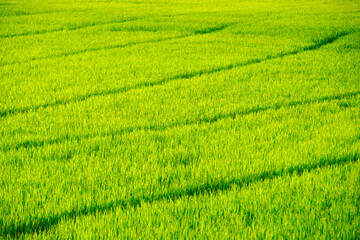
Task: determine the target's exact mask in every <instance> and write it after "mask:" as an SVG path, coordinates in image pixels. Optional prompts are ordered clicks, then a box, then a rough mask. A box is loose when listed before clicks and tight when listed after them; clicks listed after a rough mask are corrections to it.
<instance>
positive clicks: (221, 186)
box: [0, 153, 360, 237]
mask: <svg viewBox="0 0 360 240" xmlns="http://www.w3.org/2000/svg"><path fill="white" fill-rule="evenodd" d="M359 158H360V154H359V153H354V154H349V155H347V156H344V157H339V158H335V157H327V158H323V159H320V160H319V161H318V162H313V163H308V164H301V165H297V166H293V167H289V168H286V169H280V170H272V171H266V172H262V173H258V174H251V175H248V176H244V177H243V178H233V179H230V180H217V181H216V182H209V183H204V184H202V185H198V186H190V187H187V188H185V189H173V190H168V191H167V192H165V193H161V194H154V195H151V196H140V197H134V198H131V199H121V200H116V201H111V202H108V203H104V204H97V205H93V206H91V207H84V208H80V209H73V210H71V211H65V212H62V213H59V214H52V216H49V217H43V218H33V219H32V221H28V222H19V223H17V224H12V225H9V226H7V227H6V228H3V229H1V230H0V235H2V236H5V237H9V236H10V237H19V236H20V235H21V234H25V233H30V234H31V233H39V232H43V231H47V230H49V229H51V228H52V227H55V226H56V225H57V224H58V223H59V222H61V221H64V220H65V221H66V220H69V219H75V220H76V218H79V217H82V216H86V215H90V214H95V213H105V212H107V211H112V210H114V209H116V208H122V209H129V208H139V207H141V205H142V204H143V203H152V202H156V201H167V200H171V201H176V200H177V199H181V198H183V197H191V196H197V195H206V194H210V193H211V194H216V193H217V192H220V191H226V190H229V189H231V188H232V187H233V186H238V187H240V188H243V187H246V186H248V185H249V184H253V183H256V182H261V181H264V180H273V179H275V178H279V177H284V176H301V175H302V174H303V173H305V172H309V171H312V170H315V169H320V168H325V167H330V166H337V165H344V164H347V163H351V162H357V161H358V160H359Z"/></svg>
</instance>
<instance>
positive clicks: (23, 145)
mask: <svg viewBox="0 0 360 240" xmlns="http://www.w3.org/2000/svg"><path fill="white" fill-rule="evenodd" d="M359 95H360V91H356V92H349V93H344V94H338V95H333V96H324V97H320V98H316V99H307V100H303V101H292V102H288V103H281V104H280V103H278V104H274V105H271V106H263V107H253V108H249V109H245V110H241V111H233V112H228V113H223V114H218V115H215V116H210V117H204V118H201V119H196V120H190V121H184V122H179V123H173V124H167V125H150V126H135V127H127V128H123V129H119V130H116V131H111V132H105V133H102V134H99V135H91V134H86V135H82V136H63V137H59V138H56V139H50V140H26V141H23V142H20V143H18V144H16V145H13V146H4V147H3V148H2V151H3V152H8V151H11V150H18V149H27V148H39V147H44V146H48V145H53V144H59V143H62V142H64V141H82V140H86V139H91V138H94V137H107V136H111V137H114V136H118V135H122V134H128V133H132V132H135V131H166V130H168V129H172V128H177V127H185V126H192V125H200V124H207V123H209V124H213V123H215V122H217V121H220V120H223V119H227V118H232V119H235V118H237V117H240V116H246V115H249V114H255V113H261V112H265V111H269V110H278V109H281V108H290V107H296V106H302V105H307V104H314V103H321V102H326V101H332V100H341V99H346V98H352V97H356V96H359Z"/></svg>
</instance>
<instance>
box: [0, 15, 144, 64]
mask: <svg viewBox="0 0 360 240" xmlns="http://www.w3.org/2000/svg"><path fill="white" fill-rule="evenodd" d="M140 19H143V18H129V19H123V20H118V21H110V22H98V23H86V24H83V25H78V26H73V27H61V28H56V29H42V30H38V31H31V32H23V33H16V34H7V35H4V34H3V35H0V39H3V38H14V37H23V36H30V35H40V34H46V33H56V32H62V31H75V30H79V29H82V28H87V27H95V26H101V25H108V24H112V23H124V22H130V21H136V20H140ZM4 65H6V64H3V65H2V66H4Z"/></svg>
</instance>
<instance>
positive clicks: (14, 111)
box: [0, 26, 352, 118]
mask: <svg viewBox="0 0 360 240" xmlns="http://www.w3.org/2000/svg"><path fill="white" fill-rule="evenodd" d="M224 28H225V26H224V27H223V28H221V29H220V30H222V29H224ZM220 30H217V31H220ZM208 33H209V32H207V33H204V34H208ZM351 33H352V32H343V33H339V34H337V35H334V36H330V37H328V38H325V39H323V40H322V41H320V42H318V43H316V44H314V45H310V46H307V47H304V48H301V49H298V50H294V51H290V52H286V53H280V54H277V55H274V56H267V57H265V58H259V59H253V60H249V61H247V62H240V63H234V64H229V65H226V66H221V67H218V68H213V69H205V70H200V71H197V72H188V73H182V74H179V75H175V76H173V77H171V78H168V79H163V80H160V81H156V82H144V83H139V84H136V85H133V86H128V87H120V88H116V89H110V90H100V91H95V92H92V93H88V94H84V95H80V96H76V97H73V98H70V99H65V100H58V101H55V102H53V103H45V104H40V105H34V106H29V107H24V108H14V109H7V110H3V111H1V112H0V117H2V118H5V117H8V116H11V115H15V114H20V113H27V112H30V111H37V110H39V109H42V108H47V107H55V106H59V105H67V104H70V103H75V102H81V101H85V100H87V99H89V98H92V97H96V96H107V95H113V94H119V93H124V92H128V91H131V90H136V89H140V88H144V87H155V86H160V85H164V84H166V83H168V82H171V81H176V80H182V79H190V78H193V77H198V76H202V75H207V74H213V73H217V72H221V71H226V70H230V69H233V68H237V67H245V66H249V65H253V64H257V63H261V62H265V61H268V60H273V59H278V58H284V57H286V56H291V55H297V54H300V53H303V52H306V51H312V50H316V49H319V48H321V47H323V46H326V45H329V44H331V43H333V42H334V41H336V40H337V39H339V38H341V37H344V36H347V35H349V34H351Z"/></svg>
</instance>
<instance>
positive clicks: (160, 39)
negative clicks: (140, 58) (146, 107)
mask: <svg viewBox="0 0 360 240" xmlns="http://www.w3.org/2000/svg"><path fill="white" fill-rule="evenodd" d="M235 24H237V22H236V23H230V24H224V25H221V26H218V27H213V28H206V29H201V30H198V31H195V32H194V33H190V34H183V35H179V36H173V37H166V38H159V39H154V40H148V41H138V42H131V43H126V44H116V45H110V46H105V47H96V48H87V49H82V50H77V51H72V52H66V53H61V54H53V55H47V56H43V57H33V58H30V59H28V60H24V61H19V62H9V63H2V64H0V67H3V66H12V65H19V64H25V63H30V62H33V61H38V60H46V59H52V58H60V57H68V56H74V55H79V54H84V53H87V52H97V51H103V50H111V49H120V48H126V47H132V46H135V45H140V44H149V43H159V42H165V41H170V40H175V39H181V38H187V37H191V36H196V35H204V34H210V33H214V32H217V31H221V30H223V29H225V28H227V27H230V26H233V25H235Z"/></svg>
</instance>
